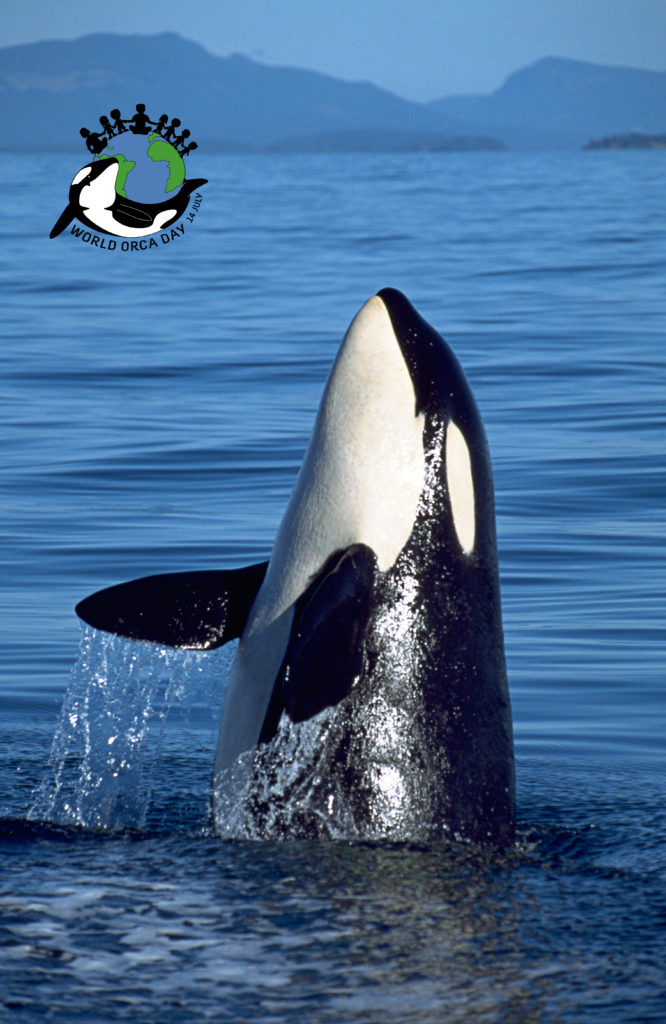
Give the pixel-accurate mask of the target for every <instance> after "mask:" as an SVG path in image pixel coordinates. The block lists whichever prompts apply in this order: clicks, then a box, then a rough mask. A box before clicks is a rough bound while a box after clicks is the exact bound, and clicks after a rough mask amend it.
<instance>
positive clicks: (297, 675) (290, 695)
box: [259, 544, 377, 743]
mask: <svg viewBox="0 0 666 1024" xmlns="http://www.w3.org/2000/svg"><path fill="white" fill-rule="evenodd" d="M376 570H377V558H376V556H375V554H374V552H373V551H372V550H371V549H370V548H369V547H367V545H365V544H353V545H351V546H350V547H348V548H347V549H346V550H345V551H343V552H340V551H338V552H336V553H335V554H334V555H333V556H332V557H331V558H330V559H328V561H327V563H326V565H325V566H324V568H323V569H322V571H321V573H320V574H319V575H318V576H317V578H316V579H315V581H314V582H313V583H312V584H311V585H310V587H309V588H308V590H307V591H306V592H305V594H304V595H303V598H302V599H301V600H300V601H299V602H298V605H297V607H296V618H295V620H294V626H293V629H292V633H291V638H290V641H289V646H288V648H287V653H286V655H285V659H284V661H283V663H282V667H281V669H280V673H279V675H278V678H277V682H276V685H275V689H274V691H273V696H272V698H271V701H270V704H269V706H268V711H267V712H266V718H265V720H264V725H263V727H262V730H261V735H260V737H259V742H261V743H267V742H268V741H269V740H271V739H272V737H273V736H274V735H275V732H276V730H277V726H278V722H279V720H280V716H281V714H282V712H283V711H286V712H287V714H288V715H289V717H290V718H291V720H292V722H304V721H306V720H307V719H308V718H312V717H313V716H314V715H316V714H318V713H319V712H320V711H323V709H324V708H327V707H334V706H335V705H336V704H339V703H340V701H341V700H343V699H344V698H345V697H346V696H347V695H348V694H349V692H350V691H351V688H352V686H353V685H354V682H355V681H356V679H358V677H359V676H360V675H361V673H362V671H363V662H364V658H365V650H364V645H363V638H364V635H365V629H366V625H367V621H368V618H369V614H370V607H371V601H370V592H371V590H372V587H373V585H374V580H375V573H376Z"/></svg>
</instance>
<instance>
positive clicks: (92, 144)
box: [80, 128, 107, 155]
mask: <svg viewBox="0 0 666 1024" xmlns="http://www.w3.org/2000/svg"><path fill="white" fill-rule="evenodd" d="M80 135H81V136H82V138H84V139H85V140H86V148H87V149H88V152H89V153H94V154H95V155H97V154H98V153H101V152H102V150H103V149H104V147H105V146H106V142H107V140H106V139H105V138H104V136H103V135H101V134H100V133H99V132H91V131H90V129H89V128H82V129H81V132H80Z"/></svg>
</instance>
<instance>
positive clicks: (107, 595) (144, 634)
mask: <svg viewBox="0 0 666 1024" xmlns="http://www.w3.org/2000/svg"><path fill="white" fill-rule="evenodd" d="M267 568H268V562H261V563H259V564H258V565H249V566H246V567H245V568H243V569H219V570H215V569H212V570H202V571H199V572H172V573H162V574H160V575H158V576H144V577H142V578H141V579H138V580H131V581H130V582H129V583H119V584H117V585H116V586H113V587H107V588H106V589H104V590H98V591H97V592H96V593H94V594H91V595H90V596H89V597H85V598H84V599H83V600H82V601H80V602H79V603H78V604H77V606H76V613H77V615H78V616H79V617H80V618H82V619H83V621H84V622H87V623H88V625H89V626H94V628H95V629H101V630H104V632H106V633H115V634H116V635H117V636H124V637H128V638H129V639H131V640H147V641H150V642H151V643H156V644H162V645H164V646H167V647H189V648H198V649H200V650H211V649H212V648H214V647H221V646H222V645H223V644H226V643H227V642H228V641H229V640H234V639H235V638H236V637H238V636H240V634H241V633H242V632H243V629H244V628H245V623H246V621H247V617H248V615H249V612H250V609H251V607H252V605H253V603H254V599H255V597H256V596H257V592H258V591H259V588H260V586H261V584H262V582H263V579H264V576H265V575H266V569H267Z"/></svg>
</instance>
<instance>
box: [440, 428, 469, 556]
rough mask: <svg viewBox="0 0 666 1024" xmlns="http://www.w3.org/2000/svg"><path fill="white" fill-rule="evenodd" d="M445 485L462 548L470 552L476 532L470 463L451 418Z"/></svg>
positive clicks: (461, 438)
mask: <svg viewBox="0 0 666 1024" xmlns="http://www.w3.org/2000/svg"><path fill="white" fill-rule="evenodd" d="M446 485H447V487H448V490H449V500H450V502H451V513H452V515H453V525H454V526H455V528H456V534H457V535H458V540H459V542H460V546H461V548H462V549H463V551H464V552H465V554H466V555H469V554H470V552H471V551H472V550H473V548H474V538H475V535H476V522H475V508H474V481H473V479H472V464H471V462H470V457H469V448H468V447H467V442H466V441H465V438H464V437H463V435H462V432H461V431H460V429H459V428H458V427H457V426H456V424H455V423H454V422H453V420H450V421H449V425H448V427H447V430H446Z"/></svg>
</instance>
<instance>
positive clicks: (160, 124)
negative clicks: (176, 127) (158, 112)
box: [155, 114, 169, 135]
mask: <svg viewBox="0 0 666 1024" xmlns="http://www.w3.org/2000/svg"><path fill="white" fill-rule="evenodd" d="M168 120H169V115H168V114H162V116H161V117H160V119H159V121H157V122H156V124H155V131H156V132H157V134H158V135H163V134H164V130H165V128H166V123H167V121H168Z"/></svg>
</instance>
